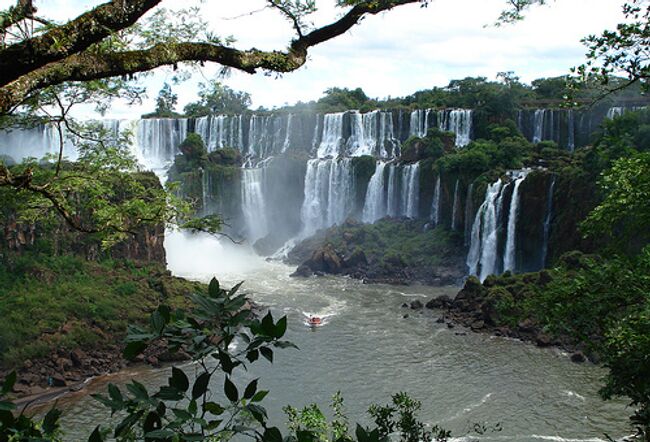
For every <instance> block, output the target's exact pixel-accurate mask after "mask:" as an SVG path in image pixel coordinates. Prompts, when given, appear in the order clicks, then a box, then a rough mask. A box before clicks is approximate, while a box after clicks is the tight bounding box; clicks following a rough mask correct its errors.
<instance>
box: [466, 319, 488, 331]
mask: <svg viewBox="0 0 650 442" xmlns="http://www.w3.org/2000/svg"><path fill="white" fill-rule="evenodd" d="M470 327H471V329H472V330H474V331H478V330H483V329H484V328H485V322H483V321H481V320H477V321H474V322H472V324H471V325H470Z"/></svg>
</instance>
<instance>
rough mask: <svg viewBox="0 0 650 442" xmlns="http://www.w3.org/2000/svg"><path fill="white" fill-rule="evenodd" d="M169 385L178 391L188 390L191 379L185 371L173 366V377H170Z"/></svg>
mask: <svg viewBox="0 0 650 442" xmlns="http://www.w3.org/2000/svg"><path fill="white" fill-rule="evenodd" d="M169 386H170V387H174V388H175V389H177V390H178V391H182V392H186V391H187V390H188V389H189V388H190V381H189V379H187V376H186V375H185V372H184V371H183V370H181V369H178V368H176V367H172V377H171V378H169Z"/></svg>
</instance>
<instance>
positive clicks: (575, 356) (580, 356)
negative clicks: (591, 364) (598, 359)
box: [571, 351, 587, 364]
mask: <svg viewBox="0 0 650 442" xmlns="http://www.w3.org/2000/svg"><path fill="white" fill-rule="evenodd" d="M586 360H587V358H586V357H585V354H584V353H583V352H581V351H576V352H574V353H572V354H571V361H572V362H575V363H578V364H579V363H582V362H585V361H586Z"/></svg>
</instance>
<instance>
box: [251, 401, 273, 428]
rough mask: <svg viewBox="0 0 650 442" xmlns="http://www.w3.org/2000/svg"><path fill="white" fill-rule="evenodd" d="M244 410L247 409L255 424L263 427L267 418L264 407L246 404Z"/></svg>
mask: <svg viewBox="0 0 650 442" xmlns="http://www.w3.org/2000/svg"><path fill="white" fill-rule="evenodd" d="M246 409H248V411H249V412H250V414H251V415H252V416H253V418H255V420H256V421H257V422H259V423H260V424H262V425H265V422H266V419H267V418H268V416H267V415H266V409H265V408H264V407H262V406H260V405H255V404H248V405H247V406H246Z"/></svg>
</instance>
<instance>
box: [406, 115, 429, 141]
mask: <svg viewBox="0 0 650 442" xmlns="http://www.w3.org/2000/svg"><path fill="white" fill-rule="evenodd" d="M430 112H431V109H417V110H414V111H412V112H411V118H410V120H409V136H415V137H420V138H424V137H425V136H426V135H427V131H428V130H429V113H430Z"/></svg>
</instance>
